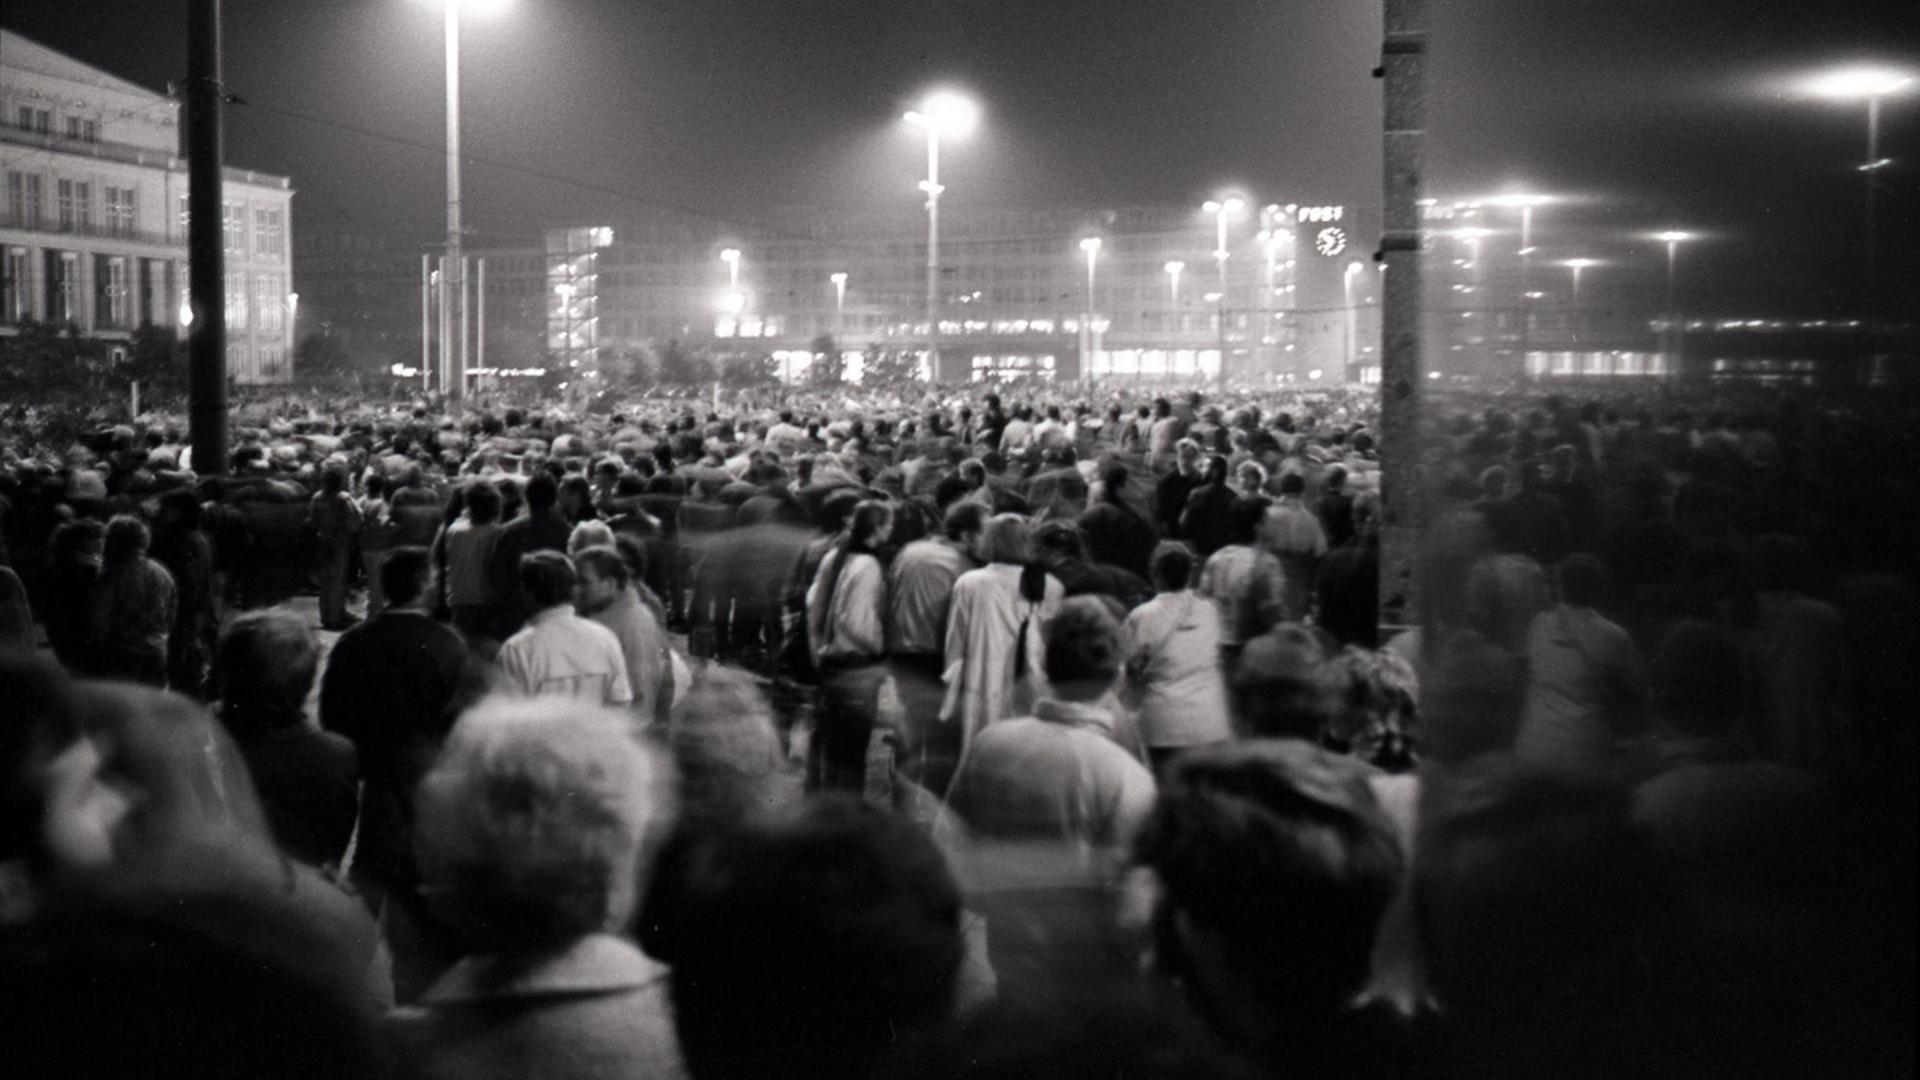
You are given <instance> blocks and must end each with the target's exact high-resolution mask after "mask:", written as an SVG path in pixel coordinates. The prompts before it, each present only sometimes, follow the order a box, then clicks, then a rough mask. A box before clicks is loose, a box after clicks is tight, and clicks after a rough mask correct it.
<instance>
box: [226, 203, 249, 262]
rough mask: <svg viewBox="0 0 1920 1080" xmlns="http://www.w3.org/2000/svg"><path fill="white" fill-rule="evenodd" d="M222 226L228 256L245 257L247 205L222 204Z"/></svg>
mask: <svg viewBox="0 0 1920 1080" xmlns="http://www.w3.org/2000/svg"><path fill="white" fill-rule="evenodd" d="M220 225H221V229H222V231H223V232H224V233H225V235H226V242H225V247H226V250H227V254H229V255H245V254H246V253H247V205H246V204H245V203H223V204H221V207H220Z"/></svg>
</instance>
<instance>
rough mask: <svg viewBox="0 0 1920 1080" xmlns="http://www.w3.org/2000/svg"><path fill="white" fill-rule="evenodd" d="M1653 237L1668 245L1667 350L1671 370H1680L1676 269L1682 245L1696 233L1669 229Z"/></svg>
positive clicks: (1679, 327) (1679, 328)
mask: <svg viewBox="0 0 1920 1080" xmlns="http://www.w3.org/2000/svg"><path fill="white" fill-rule="evenodd" d="M1653 238H1654V239H1655V240H1658V241H1660V242H1661V243H1663V244H1665V245H1667V318H1666V324H1667V352H1668V353H1669V354H1671V356H1672V363H1671V365H1670V366H1671V370H1673V371H1675V372H1678V371H1679V369H1680V335H1681V332H1682V331H1681V323H1680V321H1679V319H1680V312H1679V304H1678V303H1677V301H1676V299H1675V298H1676V296H1677V295H1678V293H1677V290H1676V289H1675V287H1674V286H1675V283H1676V282H1677V281H1678V274H1677V273H1676V270H1677V267H1678V261H1679V254H1680V245H1681V244H1684V243H1686V242H1687V241H1689V240H1692V239H1694V234H1692V233H1690V232H1682V231H1681V230H1679V229H1668V230H1666V231H1665V232H1658V233H1654V234H1653Z"/></svg>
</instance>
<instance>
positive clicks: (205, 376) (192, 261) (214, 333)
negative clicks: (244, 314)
mask: <svg viewBox="0 0 1920 1080" xmlns="http://www.w3.org/2000/svg"><path fill="white" fill-rule="evenodd" d="M225 94H226V87H225V86H223V85H222V84H221V72H220V0H191V3H190V6H189V7H188V18H187V264H188V271H187V282H188V292H189V294H190V295H191V296H192V299H193V307H192V313H193V325H192V327H191V330H190V332H189V337H188V345H187V356H188V359H187V398H188V404H187V428H188V434H189V437H190V439H191V441H192V444H193V469H194V471H195V472H196V473H199V474H200V475H201V476H221V475H225V473H226V471H227V289H226V285H227V282H226V260H225V256H224V254H223V251H222V248H223V245H224V240H225V231H224V220H223V217H222V206H221V197H220V163H221V158H222V156H223V155H222V151H221V146H220V104H221V99H222V97H223V96H224V95H225Z"/></svg>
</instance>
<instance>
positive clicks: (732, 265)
mask: <svg viewBox="0 0 1920 1080" xmlns="http://www.w3.org/2000/svg"><path fill="white" fill-rule="evenodd" d="M720 261H721V262H723V263H726V264H727V291H726V292H724V293H722V294H720V310H721V311H723V312H726V313H727V314H729V315H731V316H733V331H732V333H730V334H728V335H727V336H728V337H735V338H737V337H739V336H740V315H741V313H742V312H744V311H746V310H747V298H746V296H745V295H744V294H743V293H741V291H740V249H739V248H727V249H726V250H725V251H722V252H721V253H720Z"/></svg>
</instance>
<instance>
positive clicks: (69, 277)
mask: <svg viewBox="0 0 1920 1080" xmlns="http://www.w3.org/2000/svg"><path fill="white" fill-rule="evenodd" d="M79 289H80V256H78V255H76V254H74V253H73V252H71V251H49V252H47V321H48V322H50V323H53V324H54V325H55V326H59V325H61V324H63V323H70V322H73V321H74V320H75V318H77V315H78V313H77V312H76V311H75V307H76V305H75V301H76V300H77V299H78V298H79Z"/></svg>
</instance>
